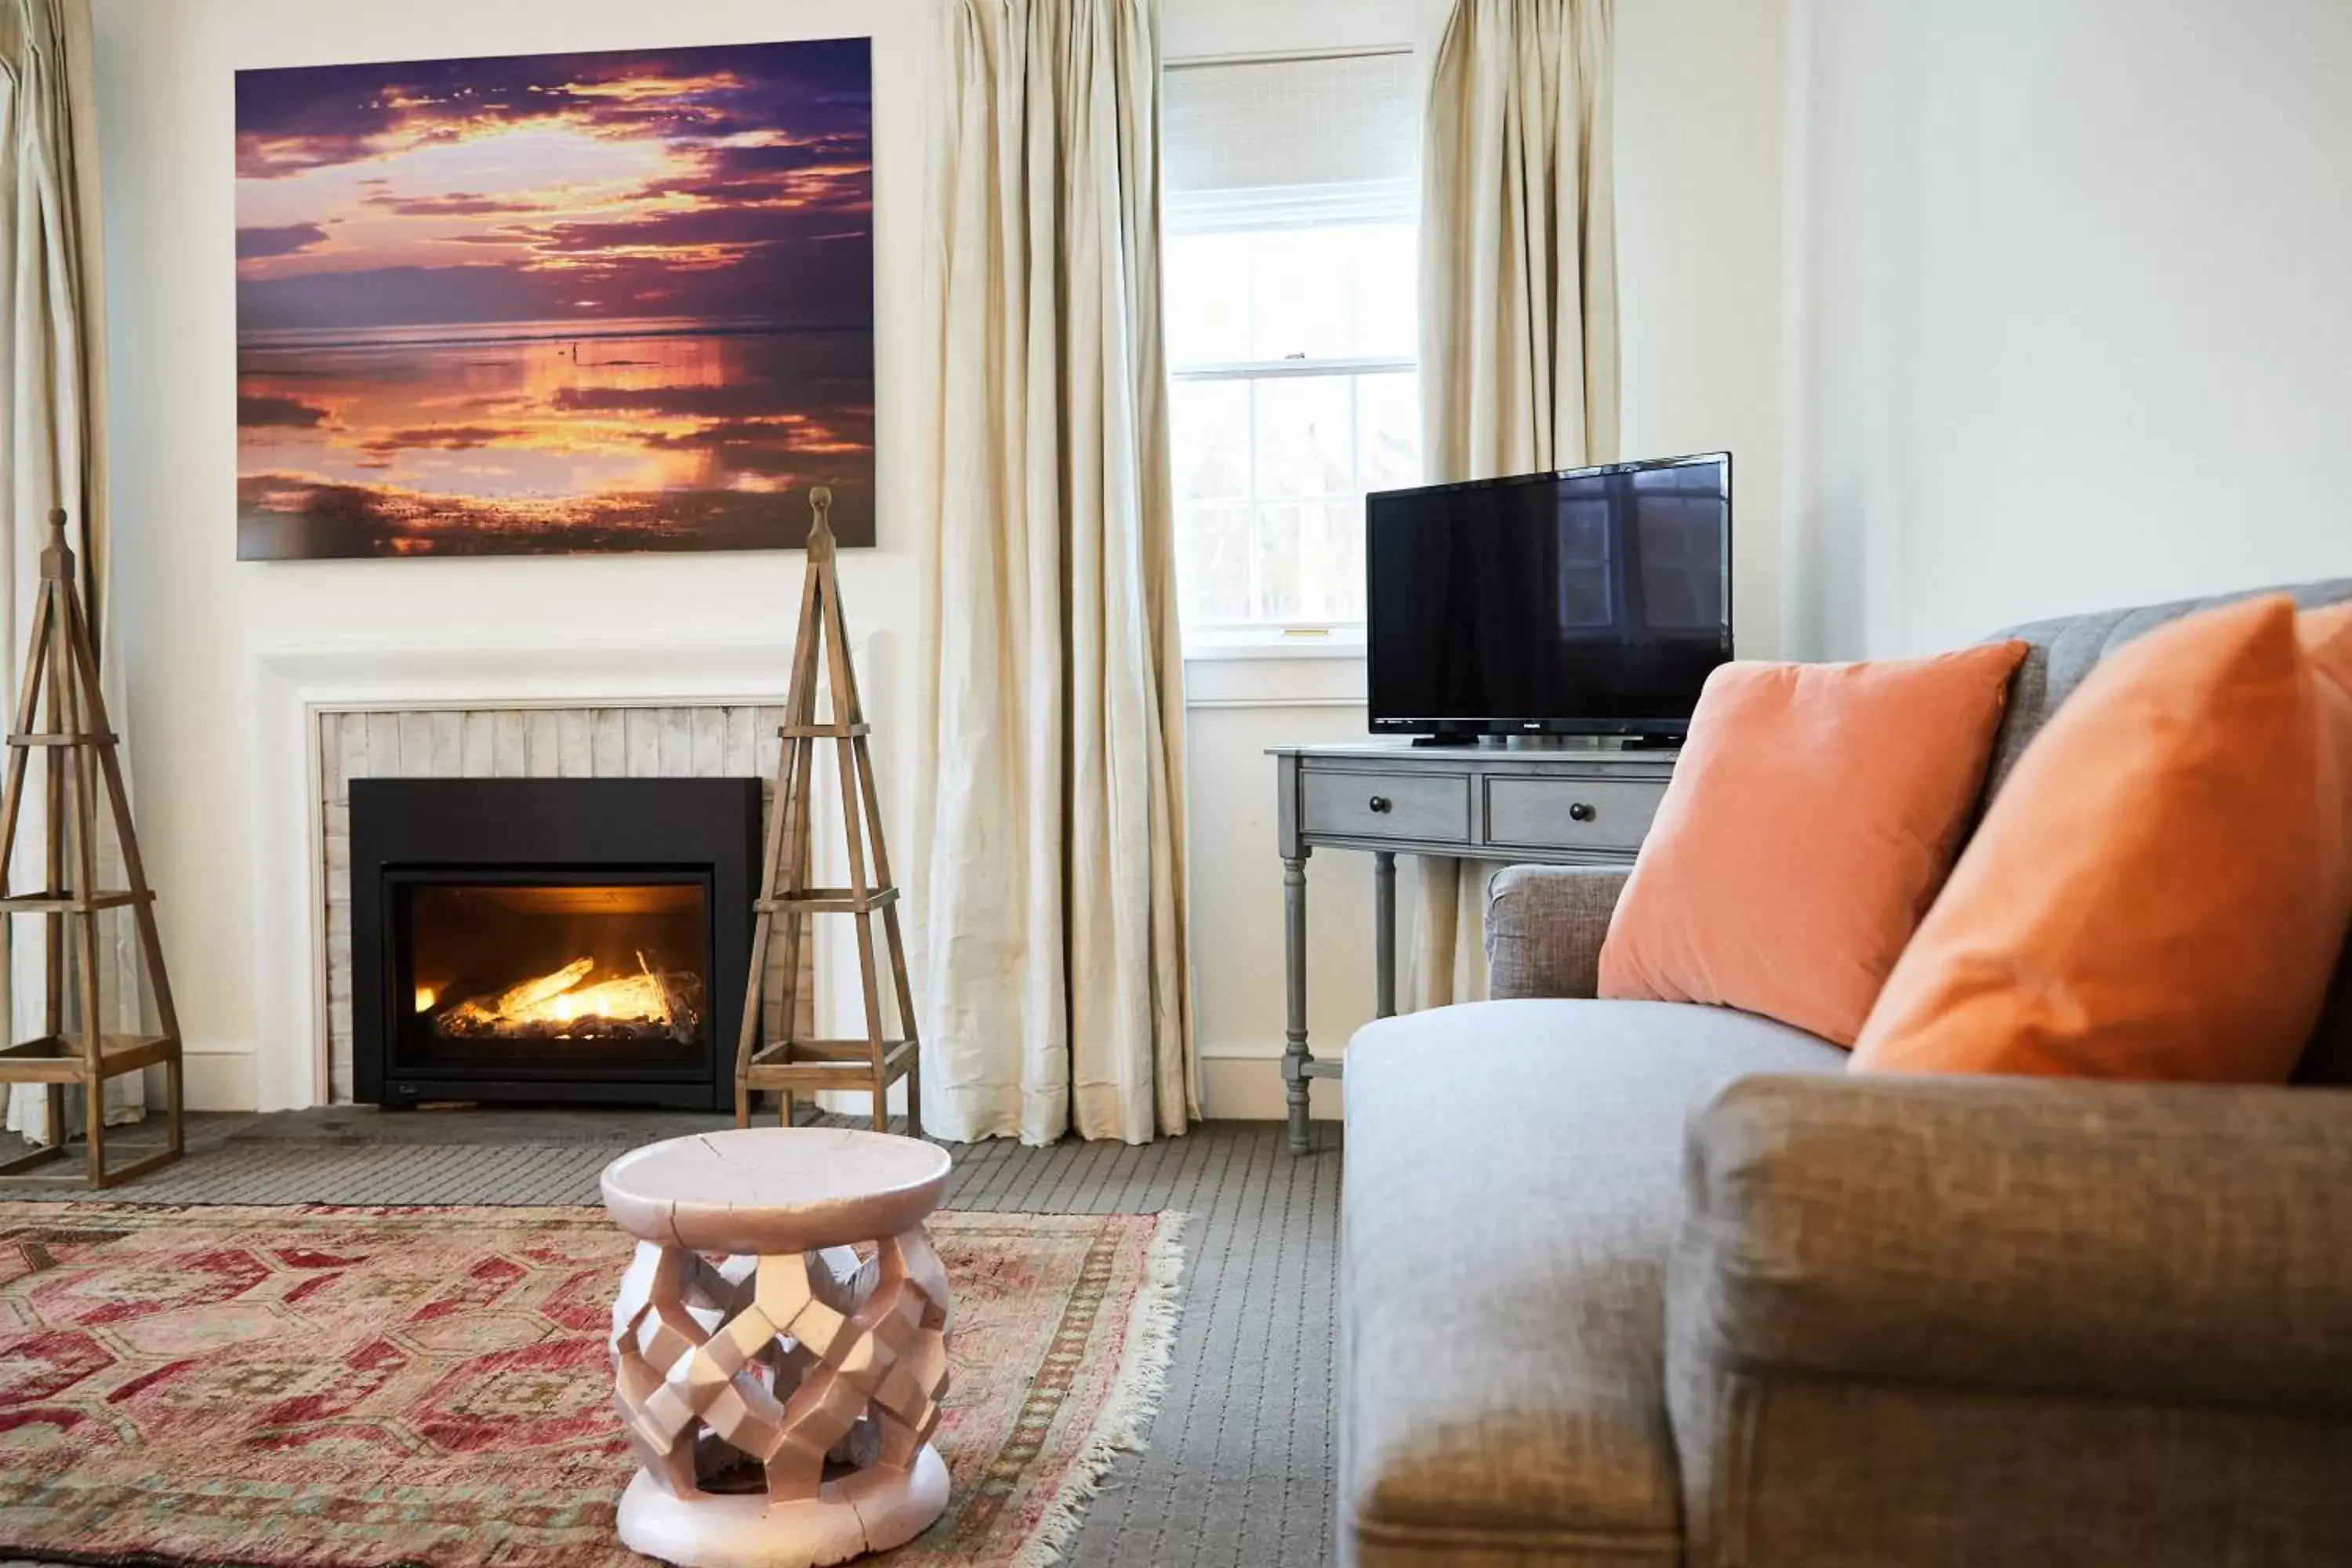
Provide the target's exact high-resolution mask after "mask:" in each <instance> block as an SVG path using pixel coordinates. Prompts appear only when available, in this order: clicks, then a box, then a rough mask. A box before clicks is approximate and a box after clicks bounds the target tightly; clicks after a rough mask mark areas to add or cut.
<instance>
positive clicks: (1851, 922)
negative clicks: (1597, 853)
mask: <svg viewBox="0 0 2352 1568" xmlns="http://www.w3.org/2000/svg"><path fill="white" fill-rule="evenodd" d="M2024 657H2025V645H2024V644H2023V643H2021V642H2006V643H1988V644H1985V645H1983V646H1981V647H1969V648H1962V649H1960V650H1959V651H1958V652H1957V653H1946V654H1937V655H1936V656H1935V657H1934V658H1897V659H1881V660H1876V661H1874V662H1871V663H1867V664H1758V663H1738V664H1727V665H1724V666H1723V667H1721V668H1718V669H1717V670H1716V672H1715V673H1714V674H1713V675H1711V676H1709V677H1708V678H1707V682H1706V689H1705V690H1704V691H1702V692H1701V693H1700V695H1699V700H1698V707H1697V709H1696V711H1694V712H1693V713H1692V714H1691V726H1690V741H1689V742H1688V743H1687V744H1686V745H1685V746H1684V747H1683V752H1682V757H1681V759H1680V760H1679V761H1678V762H1676V763H1675V776H1674V779H1673V780H1672V782H1670V783H1669V784H1667V785H1666V793H1665V797H1664V800H1662V801H1661V802H1660V803H1659V805H1658V816H1657V820H1656V822H1655V823H1654V824H1653V825H1652V826H1651V828H1650V836H1649V837H1648V838H1646V839H1644V840H1643V844H1642V852H1641V855H1640V858H1638V859H1637V860H1636V861H1635V862H1634V865H1633V876H1632V877H1631V879H1628V880H1627V882H1626V884H1625V890H1624V893H1623V895H1622V897H1620V898H1619V899H1618V900H1617V910H1616V913H1615V914H1614V915H1613V916H1612V918H1611V920H1610V922H1609V937H1608V940H1607V941H1606V942H1603V943H1602V944H1601V995H1603V996H1618V997H1634V998H1643V999H1649V1000H1655V1001H1662V1002H1709V1003H1714V1004H1717V1005H1721V1006H1726V1007H1738V1008H1741V1009H1743V1010H1744V1011H1747V1012H1750V1013H1761V1014H1763V1015H1764V1016H1766V1017H1769V1018H1778V1019H1780V1021H1781V1022H1782V1023H1784V1024H1793V1025H1795V1026H1797V1027H1798V1028H1801V1029H1806V1030H1810V1031H1811V1032H1812V1033H1813V1034H1816V1035H1819V1036H1821V1037H1822V1038H1823V1039H1825V1040H1833V1041H1835V1042H1836V1043H1837V1044H1839V1045H1841V1046H1850V1045H1852V1044H1853V1039H1854V1036H1855V1035H1856V1034H1857V1033H1859V1032H1860V1031H1861V1028H1862V1025H1863V1020H1864V1018H1866V1017H1868V1016H1869V1015H1870V1005H1871V1004H1872V1003H1873V1002H1874V1001H1875V1000H1877V997H1878V988H1879V986H1880V985H1882V984H1885V980H1886V975H1887V972H1888V971H1889V970H1891V969H1893V968H1894V967H1895V959H1896V958H1897V957H1898V956H1900V955H1901V953H1902V952H1903V944H1904V943H1905V942H1908V941H1910V940H1911V932H1912V930H1913V928H1914V927H1916V925H1917V924H1918V923H1919V917H1920V916H1921V915H1922V914H1924V913H1926V912H1927V906H1928V904H1929V903H1930V902H1931V901H1932V900H1934V899H1935V897H1936V889H1938V888H1940V887H1942V886H1943V884H1944V877H1945V874H1946V873H1947V872H1948V871H1949V870H1950V869H1951V866H1952V855H1953V852H1954V851H1955V850H1956V849H1957V848H1958V846H1959V841H1960V835H1961V834H1962V833H1963V832H1964V831H1965V830H1966V828H1967V826H1968V820H1969V809H1970V807H1972V806H1973V805H1975V804H1976V798H1977V791H1978V790H1979V788H1980V787H1981V786H1982V784H1983V783H1984V773H1985V763H1986V760H1987V758H1988V756H1989V755H1990V752H1991V750H1992V739H1993V731H1994V730H1995V728H1996V727H1997V726H1998V725H1999V724H2000V712H2001V707H2002V705H2003V703H2004V702H2006V701H2007V700H2008V695H2009V677H2010V673H2011V671H2012V670H2014V669H2015V668H2017V664H2018V661H2019V660H2020V659H2021V658H2024Z"/></svg>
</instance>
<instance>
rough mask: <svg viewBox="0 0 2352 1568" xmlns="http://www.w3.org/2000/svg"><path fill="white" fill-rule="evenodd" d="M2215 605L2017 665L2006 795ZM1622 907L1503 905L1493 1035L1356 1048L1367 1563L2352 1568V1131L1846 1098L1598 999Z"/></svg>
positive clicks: (2072, 626)
mask: <svg viewBox="0 0 2352 1568" xmlns="http://www.w3.org/2000/svg"><path fill="white" fill-rule="evenodd" d="M2296 592H2297V596H2298V598H2299V599H2301V600H2302V602H2304V603H2305V604H2321V603H2330V602H2334V601H2336V600H2339V599H2344V598H2347V597H2352V581H2341V582H2334V583H2326V584H2313V585H2310V586H2308V587H2305V588H2303V589H2300V590H2297V591H2296ZM2212 602H2218V601H2200V604H2202V603H2212ZM2195 607H2198V605H2188V604H2182V605H2161V606H2157V607H2154V608H2150V609H2145V610H2136V611H2128V612H2119V613H2114V614H2108V615H2101V616H2084V617H2077V618H2074V619H2070V620H2063V621H2053V622H2047V623H2042V624H2039V625H2035V626H2027V627H2024V628H2021V629H2020V630H2019V631H2018V632H2016V633H2014V634H2012V635H2016V636H2020V637H2025V638H2027V639H2028V640H2029V641H2031V642H2032V644H2033V645H2034V647H2033V651H2032V654H2031V655H2030V656H2029V658H2027V660H2026V662H2025V664H2024V665H2023V666H2022V667H2021V668H2020V670H2019V672H2018V675H2017V677H2016V679H2015V682H2014V684H2013V686H2012V688H2011V704H2010V710H2009V712H2008V714H2007V716H2006V718H2005V721H2004V725H2003V730H2002V733H2001V736H2000V745H1999V751H1998V752H1997V754H1996V758H1995V762H1994V767H1993V771H1992V776H1991V779H1990V784H1989V785H1988V788H1989V789H1997V788H1998V787H1999V785H2000V780H2001V779H2002V778H2003V777H2004V776H2005V775H2006V774H2007V773H2008V770H2009V768H2010V766H2011V763H2013V762H2014V761H2015V759H2016V757H2017V754H2018V752H2020V751H2021V750H2022V748H2023V747H2024V745H2025V743H2026V742H2027V741H2028V740H2029V739H2031V738H2032V734H2033V731H2035V730H2036V729H2038V728H2039V727H2040V725H2041V723H2042V720H2043V719H2044V718H2045V717H2046V716H2047V715H2048V714H2049V712H2050V711H2051V710H2053V708H2054V707H2055V706H2056V705H2057V703H2058V702H2059V701H2060V700H2062V699H2063V697H2064V696H2065V695H2066V693H2067V692H2068V691H2070V690H2072V689H2073V688H2074V685H2075V683H2076V682H2078V681H2079V680H2080V679H2082V677H2083V675H2084V672H2085V671H2087V670H2088V669H2089V668H2090V667H2091V665H2092V664H2093V663H2095V661H2096V660H2097V658H2099V656H2100V655H2101V654H2103V653H2104V652H2105V650H2106V649H2108V648H2110V647H2115V646H2116V645H2117V644H2118V643H2120V642H2122V641H2124V640H2126V639H2127V638H2129V637H2132V636H2135V635H2137V633H2138V632H2140V631H2143V630H2145V629H2146V628H2147V627H2148V626H2153V625H2155V624H2157V623H2158V622H2160V621H2162V620H2165V619H2168V618H2170V617H2171V616H2177V615H2179V614H2180V613H2182V612H2183V611H2186V610H2189V609H2191V608H2195ZM1622 881H1623V873H1622V872H1620V871H1615V870H1602V869H1583V868H1576V869H1556V868H1528V867H1521V868H1514V869H1512V870H1510V871H1507V872H1505V873H1503V874H1502V875H1501V876H1500V877H1498V878H1497V879H1496V883H1495V888H1494V892H1493V895H1492V900H1491V902H1490V904H1489V907H1488V909H1487V911H1486V942H1487V952H1488V956H1489V960H1490V964H1491V968H1492V972H1493V982H1494V991H1495V994H1496V997H1497V998H1498V999H1497V1000H1496V1001H1492V1002H1485V1003H1478V1004H1475V1005H1467V1006H1459V1007H1448V1008H1443V1009H1439V1010H1436V1011H1433V1012H1429V1013H1423V1014H1417V1015H1413V1016H1405V1017H1399V1018H1391V1019H1386V1020H1383V1021H1381V1022H1380V1023H1377V1024H1374V1025H1372V1026H1370V1027H1368V1028H1366V1029H1364V1030H1363V1031H1361V1032H1360V1033H1359V1034H1358V1035H1357V1036H1356V1037H1355V1040H1354V1042H1353V1043H1352V1045H1351V1046H1350V1047H1349V1053H1348V1077H1347V1140H1346V1146H1345V1147H1346V1162H1347V1164H1346V1174H1345V1189H1344V1190H1345V1220H1344V1235H1343V1237H1342V1242H1341V1264H1340V1268H1341V1292H1342V1321H1341V1331H1340V1332H1341V1347H1340V1362H1341V1371H1340V1377H1341V1386H1340V1395H1339V1399H1340V1412H1339V1417H1340V1432H1339V1476H1338V1486H1339V1498H1338V1509H1339V1551H1340V1555H1341V1558H1342V1561H1343V1562H1345V1563H1351V1564H1364V1565H1367V1568H1389V1565H1391V1564H1397V1565H1401V1564H1408V1563H1410V1564H1416V1565H1418V1564H1433V1563H1445V1564H1465V1565H1466V1564H1477V1565H1480V1568H1501V1565H1503V1564H1523V1563H1527V1564H1531V1563H1572V1564H1591V1565H1595V1568H1599V1565H1602V1564H1606V1565H1608V1568H1636V1565H1639V1568H1658V1565H1664V1564H1680V1563H1689V1564H1692V1565H1693V1568H1702V1565H1703V1568H1848V1565H1862V1564H1870V1565H1873V1568H1892V1565H1902V1568H1936V1565H1942V1564H1949V1565H1951V1568H1994V1565H2007V1564H2041V1563H2047V1564H2053V1565H2055V1564H2064V1565H2068V1568H2105V1565H2108V1564H2113V1565H2116V1568H2126V1565H2129V1568H2163V1565H2170V1564H2179V1565H2180V1568H2221V1565H2225V1564H2228V1565H2239V1564H2245V1565H2252V1564H2273V1563H2293V1564H2303V1563H2310V1564H2320V1563H2329V1564H2342V1563H2352V1094H2347V1092H2345V1091H2343V1090H2340V1089H2327V1088H2292V1089H2210V1088H2198V1087H2172V1086H2140V1085H2129V1086H2126V1085H2113V1084H2088V1083H2065V1082H2049V1081H2039V1080H2027V1079H1871V1078H1866V1077H1862V1078H1858V1077H1850V1076H1847V1075H1846V1073H1845V1072H1844V1067H1845V1055H1844V1053H1843V1051H1840V1050H1838V1049H1836V1048H1834V1047H1831V1046H1829V1045H1828V1044H1826V1043H1824V1042H1822V1041H1821V1040H1818V1039H1815V1038H1813V1037H1811V1036H1808V1035H1805V1034H1803V1033H1801V1032H1800V1031H1798V1030H1795V1029H1791V1028H1787V1027H1784V1026H1780V1025H1779V1024H1774V1023H1771V1022H1769V1021H1767V1020H1765V1019H1762V1018H1758V1017H1754V1016H1748V1015H1745V1014H1740V1013H1735V1012H1731V1011H1728V1010H1725V1009H1720V1008H1707V1007H1696V1006H1685V1005H1675V1004H1670V1003H1646V1002H1601V1001H1594V1000H1590V998H1591V996H1592V994H1593V988H1594V964H1595V959H1596V955H1597V953H1598V952H1599V950H1600V945H1601V937H1602V935H1603V934H1604V932H1605V931H1606V930H1607V927H1608V921H1609V911H1610V909H1611V907H1612V903H1613V901H1614V900H1615V898H1616V895H1617V890H1618V889H1619V888H1620V887H1621V886H1622ZM2347 974H2352V958H2348V959H2347ZM2331 1013H2332V1016H2331V1019H2330V1021H2329V1022H2327V1023H2326V1024H2324V1025H2323V1035H2327V1034H2328V1032H2329V1031H2337V1032H2338V1033H2339V1035H2340V1036H2342V1037H2352V981H2347V979H2346V977H2345V976H2339V982H2338V986H2337V999H2336V1002H2335V1003H2334V1004H2331ZM2333 1037H2334V1036H2331V1038H2333ZM2339 1043H2340V1041H2339ZM2324 1047H2325V1041H2322V1042H2315V1047H2314V1051H2313V1053H2312V1056H2311V1057H2310V1058H2306V1065H2307V1067H2311V1068H2317V1067H2318V1066H2319V1065H2320V1064H2321V1061H2322V1058H2324V1057H2325V1056H2326V1050H2325V1048H2324ZM2336 1059H2337V1060H2338V1061H2339V1062H2340V1061H2341V1060H2343V1059H2345V1057H2344V1056H2343V1055H2339V1056H2338V1057H2337V1058H2336ZM2339 1081H2340V1080H2339Z"/></svg>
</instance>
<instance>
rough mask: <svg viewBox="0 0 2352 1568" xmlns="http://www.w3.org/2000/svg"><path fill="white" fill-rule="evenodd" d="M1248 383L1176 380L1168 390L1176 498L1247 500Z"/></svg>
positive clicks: (1169, 437) (1171, 455)
mask: <svg viewBox="0 0 2352 1568" xmlns="http://www.w3.org/2000/svg"><path fill="white" fill-rule="evenodd" d="M1249 397H1250V392H1249V383H1247V382H1245V381H1179V382H1175V383H1172V384H1171V385H1170V387H1169V389H1168V425H1169V432H1168V442H1169V456H1170V460H1171V464H1172V466H1173V468H1174V469H1175V477H1176V495H1177V499H1179V500H1248V499H1249Z"/></svg>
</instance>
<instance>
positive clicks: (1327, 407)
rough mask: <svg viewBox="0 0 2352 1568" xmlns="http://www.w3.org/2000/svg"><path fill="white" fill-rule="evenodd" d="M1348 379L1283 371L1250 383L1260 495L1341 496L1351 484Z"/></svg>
mask: <svg viewBox="0 0 2352 1568" xmlns="http://www.w3.org/2000/svg"><path fill="white" fill-rule="evenodd" d="M1351 379H1352V378H1351V377H1349V376H1344V375H1301V376H1287V375H1286V376H1270V377H1267V378H1265V379H1264V380H1261V381H1259V382H1257V383H1255V390H1256V396H1257V493H1258V496H1259V497H1260V499H1262V500H1277V499H1282V498H1287V497H1291V496H1328V495H1345V494H1347V493H1349V491H1350V490H1352V489H1354V488H1355V478H1356V458H1355V442H1354V439H1353V437H1352V434H1351V432H1350V430H1349V425H1350V422H1351V420H1350V410H1349V382H1350V381H1351Z"/></svg>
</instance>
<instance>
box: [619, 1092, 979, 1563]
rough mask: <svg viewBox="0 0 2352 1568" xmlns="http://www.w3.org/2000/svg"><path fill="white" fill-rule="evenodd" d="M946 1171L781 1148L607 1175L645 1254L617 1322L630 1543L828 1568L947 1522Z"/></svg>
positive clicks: (716, 1149)
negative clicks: (943, 1419) (940, 1245)
mask: <svg viewBox="0 0 2352 1568" xmlns="http://www.w3.org/2000/svg"><path fill="white" fill-rule="evenodd" d="M948 1165H949V1161H948V1156H947V1152H946V1151H944V1150H942V1149H938V1148H935V1147H933V1146H932V1145H930V1144H929V1143H924V1142H918V1141H917V1140H915V1139H911V1138H894V1137H891V1136H890V1135H888V1134H887V1133H881V1132H855V1131H845V1130H835V1129H829V1128H769V1127H762V1128H754V1129H751V1130H749V1131H725V1132H709V1133H704V1134H702V1135H700V1136H698V1137H693V1138H675V1139H672V1140H670V1141H669V1142H666V1143H656V1144H654V1145H652V1146H651V1147H648V1148H645V1149H639V1150H637V1151H636V1152H634V1153H631V1154H626V1155H624V1156H623V1157H622V1158H620V1159H618V1160H615V1161H614V1162H613V1163H612V1164H610V1165H608V1166H606V1167H605V1169H604V1209H605V1212H606V1213H608V1214H610V1215H612V1216H613V1218H614V1221H615V1222H617V1223H618V1224H619V1225H620V1226H621V1228H622V1229H624V1230H625V1231H627V1232H628V1233H629V1234H630V1235H632V1236H634V1237H637V1256H636V1261H635V1262H634V1263H632V1264H631V1265H630V1266H629V1271H628V1273H627V1275H626V1276H625V1278H624V1279H622V1281H621V1295H620V1299H619V1300H617V1301H615V1302H614V1304H613V1376H614V1384H615V1388H614V1399H615V1401H616V1402H617V1403H618V1405H619V1406H620V1412H621V1421H622V1425H623V1426H625V1428H626V1429H627V1431H628V1435H629V1441H630V1443H631V1444H632V1445H633V1446H634V1447H635V1449H636V1451H637V1458H638V1462H639V1464H640V1466H641V1468H640V1469H639V1470H638V1473H637V1475H636V1476H635V1479H632V1480H631V1481H630V1482H629V1487H628V1490H627V1491H626V1492H625V1493H624V1494H623V1495H622V1498H621V1509H620V1528H621V1540H622V1541H623V1542H624V1543H625V1544H626V1545H627V1546H629V1547H630V1548H631V1549H632V1550H633V1551H636V1552H644V1553H645V1554H646V1555H647V1556H649V1557H658V1558H661V1559H662V1560H663V1561H665V1562H668V1563H682V1564H686V1565H687V1568H816V1565H818V1564H823V1563H839V1562H842V1561H844V1560H845V1559H847V1558H851V1557H855V1556H856V1555H857V1554H858V1553H860V1552H881V1551H886V1550H887V1549H888V1548H890V1547H893V1546H897V1545H899V1544H901V1543H902V1542H907V1541H909V1540H911V1539H913V1538H914V1537H915V1536H916V1535H917V1534H919V1533H920V1532H921V1531H922V1530H923V1529H924V1527H926V1526H927V1525H929V1523H930V1522H931V1521H933V1520H935V1519H937V1518H938V1517H939V1516H940V1510H942V1509H944V1508H946V1507H947V1500H948V1472H947V1467H946V1465H944V1464H943V1463H941V1462H940V1456H939V1452H938V1450H936V1449H935V1448H933V1447H931V1445H930V1441H929V1439H930V1436H931V1432H932V1429H933V1428H934V1427H936V1426H938V1425H939V1419H940V1397H941V1395H943V1394H945V1393H946V1392H947V1385H948V1360H947V1330H948V1284H947V1276H946V1274H945V1273H944V1272H943V1271H942V1270H941V1268H940V1260H939V1258H938V1257H937V1256H936V1255H935V1254H933V1253H932V1251H931V1247H930V1243H929V1240H928V1239H926V1238H925V1237H924V1235H923V1216H924V1215H928V1214H929V1213H930V1212H931V1210H932V1208H933V1207H935V1206H936V1205H938V1203H939V1199H940V1192H941V1190H942V1189H943V1188H944V1187H945V1186H946V1185H947V1178H948ZM866 1242H871V1243H872V1244H873V1255H872V1256H871V1257H869V1258H866V1259H865V1260H864V1261H862V1262H861V1261H860V1260H859V1258H858V1255H857V1252H856V1249H855V1247H854V1246H853V1244H856V1243H866Z"/></svg>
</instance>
